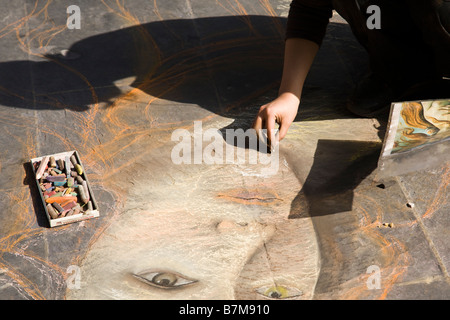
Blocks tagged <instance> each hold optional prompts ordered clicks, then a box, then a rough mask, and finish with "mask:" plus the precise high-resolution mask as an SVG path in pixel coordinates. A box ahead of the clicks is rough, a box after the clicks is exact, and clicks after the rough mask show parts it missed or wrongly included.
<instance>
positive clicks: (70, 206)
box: [63, 201, 77, 210]
mask: <svg viewBox="0 0 450 320" xmlns="http://www.w3.org/2000/svg"><path fill="white" fill-rule="evenodd" d="M76 205H77V203H76V202H75V201H70V202H69V203H67V204H66V205H64V206H63V209H64V210H70V209H72V208H73V207H75V206H76Z"/></svg>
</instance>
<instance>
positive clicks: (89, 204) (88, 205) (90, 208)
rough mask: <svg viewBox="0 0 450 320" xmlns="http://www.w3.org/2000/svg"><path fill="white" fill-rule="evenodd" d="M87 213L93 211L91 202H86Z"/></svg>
mask: <svg viewBox="0 0 450 320" xmlns="http://www.w3.org/2000/svg"><path fill="white" fill-rule="evenodd" d="M87 207H88V208H87V211H92V210H94V207H93V206H92V201H89V202H88V204H87Z"/></svg>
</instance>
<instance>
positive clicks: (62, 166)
mask: <svg viewBox="0 0 450 320" xmlns="http://www.w3.org/2000/svg"><path fill="white" fill-rule="evenodd" d="M56 163H57V164H58V169H59V170H61V171H64V161H63V160H62V159H58V160H56Z"/></svg>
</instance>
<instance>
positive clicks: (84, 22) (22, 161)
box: [0, 0, 450, 300]
mask: <svg viewBox="0 0 450 320" xmlns="http://www.w3.org/2000/svg"><path fill="white" fill-rule="evenodd" d="M0 3H1V5H2V7H4V8H8V10H3V11H2V13H0V21H1V22H0V23H1V27H0V44H1V45H0V75H1V77H0V122H1V125H0V146H1V152H0V179H1V181H2V185H1V187H0V189H1V192H0V206H1V208H2V210H1V212H0V299H2V300H28V299H32V300H34V299H36V300H41V299H46V300H62V299H154V300H159V299H161V300H163V299H164V300H166V299H187V300H204V299H224V300H253V299H255V300H263V299H294V300H295V299H298V300H308V299H317V300H325V299H332V300H353V299H355V300H378V299H386V300H397V299H411V300H415V299H448V298H450V276H449V268H450V249H449V247H448V243H449V240H450V234H449V230H450V228H449V227H450V222H449V219H448V217H447V214H448V213H449V212H450V201H449V192H448V188H449V182H450V162H449V161H448V159H443V161H442V163H441V164H439V165H437V166H434V167H433V168H428V169H426V170H422V171H414V172H410V173H407V174H403V175H399V176H393V177H388V178H383V179H379V177H378V167H377V164H378V159H379V156H380V152H381V148H382V143H383V140H384V137H385V131H386V126H387V120H388V118H387V117H388V116H387V115H383V116H380V117H378V118H360V117H356V116H354V115H352V114H351V113H349V112H348V111H347V110H346V108H345V101H346V98H347V96H348V95H349V94H350V92H351V89H352V87H353V86H354V85H355V84H356V83H358V81H359V80H360V79H361V78H362V76H363V75H364V73H365V72H366V71H367V70H368V62H367V54H366V53H365V51H364V50H363V49H362V48H361V47H360V46H359V44H358V43H357V42H356V41H355V39H354V37H353V35H352V33H351V30H350V27H349V26H348V25H347V24H346V22H345V21H344V20H343V19H342V18H341V17H339V16H338V15H334V16H333V18H332V19H331V22H330V25H329V27H328V30H327V35H326V38H325V40H324V42H323V45H322V47H321V49H320V51H319V53H318V56H317V58H316V60H315V62H314V65H313V67H312V70H311V71H310V74H309V76H308V80H307V83H306V84H305V89H304V93H303V96H302V102H301V106H300V111H299V113H298V116H297V118H296V120H295V122H294V123H293V125H292V126H291V128H290V130H289V132H288V134H287V136H286V138H285V139H284V140H283V141H282V142H281V144H280V149H279V153H278V154H276V155H277V157H272V158H271V157H269V158H267V157H266V158H265V159H266V162H263V161H262V160H261V159H262V158H258V159H259V160H260V161H257V162H256V163H251V162H250V161H241V162H239V161H238V160H237V159H235V158H233V159H231V161H225V160H226V159H225V158H224V154H222V153H221V152H220V149H219V147H224V149H226V148H229V149H228V150H229V151H233V152H234V153H233V156H234V155H235V154H238V152H239V151H240V152H243V153H242V154H243V155H244V156H245V157H248V158H245V159H250V158H249V157H250V155H251V152H252V150H251V148H240V146H239V145H236V144H235V143H233V142H230V141H226V137H227V135H228V134H231V133H235V132H237V130H238V129H243V130H246V129H247V128H249V127H250V126H251V123H252V121H253V118H254V116H255V114H256V113H257V111H258V109H259V107H260V106H261V105H263V104H265V103H267V102H269V101H271V99H273V98H274V97H275V96H276V93H277V89H278V85H279V81H280V76H281V68H282V57H283V43H284V30H285V26H286V17H287V12H288V9H289V3H290V1H288V0H263V1H252V0H239V1H237V0H227V1H225V0H217V1H205V0H172V1H143V0H132V1H131V0H125V1H121V2H119V1H112V0H104V1H95V2H93V1H85V0H82V1H75V0H74V1H71V5H76V6H78V8H79V9H80V12H79V13H80V15H79V17H80V18H81V20H80V28H79V29H78V28H73V29H71V28H69V24H68V21H69V20H68V17H69V18H70V19H72V18H74V17H75V16H74V14H75V15H76V11H69V13H68V10H67V9H68V4H67V3H66V2H63V1H57V0H55V1H50V0H47V1H41V0H18V1H13V2H11V1H6V0H1V1H0ZM70 21H72V22H73V21H74V20H70ZM207 132H208V133H209V134H210V135H211V136H206V137H205V134H206V133H207ZM212 137H215V139H214V143H213V139H212ZM221 137H222V138H223V139H222V140H220V138H221ZM196 139H197V140H196ZM71 150H77V151H78V153H79V155H80V157H81V159H82V162H83V164H84V166H85V170H86V174H87V175H88V177H89V181H90V184H91V188H92V190H93V193H94V194H95V198H96V200H97V202H98V206H99V209H100V217H98V218H94V219H90V220H85V221H82V222H77V223H73V224H69V225H64V226H59V227H55V228H50V227H49V225H48V221H47V220H46V217H45V212H44V207H43V204H42V202H41V200H40V198H39V195H38V191H37V185H36V182H35V180H34V177H33V174H32V171H31V168H30V166H29V161H30V159H32V158H34V157H38V156H43V155H49V154H54V153H59V152H65V151H71ZM199 150H200V151H199ZM205 150H207V151H208V152H206V151H205ZM259 151H261V150H259ZM180 152H182V154H183V155H187V158H183V157H181V153H180ZM227 154H229V153H228V152H227ZM191 156H192V157H191ZM207 156H212V158H213V159H214V161H212V162H208V159H211V158H208V157H207ZM195 157H198V158H195ZM174 159H175V160H174ZM177 160H180V162H181V163H177ZM267 160H268V161H267Z"/></svg>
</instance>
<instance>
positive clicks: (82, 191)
mask: <svg viewBox="0 0 450 320" xmlns="http://www.w3.org/2000/svg"><path fill="white" fill-rule="evenodd" d="M78 194H79V195H80V199H81V201H82V202H83V203H87V202H88V201H89V197H88V196H87V195H86V192H85V189H84V187H83V186H82V185H81V186H78Z"/></svg>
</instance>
